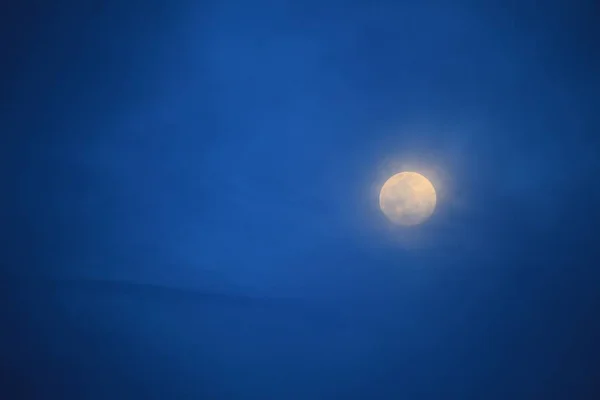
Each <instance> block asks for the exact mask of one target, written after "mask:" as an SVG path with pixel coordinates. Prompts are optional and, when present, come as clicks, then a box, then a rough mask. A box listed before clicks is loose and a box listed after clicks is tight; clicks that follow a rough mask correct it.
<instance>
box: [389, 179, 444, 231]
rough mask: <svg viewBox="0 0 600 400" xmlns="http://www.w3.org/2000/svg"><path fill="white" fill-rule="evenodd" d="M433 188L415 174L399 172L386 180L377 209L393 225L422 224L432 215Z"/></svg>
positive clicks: (434, 196) (434, 202)
mask: <svg viewBox="0 0 600 400" xmlns="http://www.w3.org/2000/svg"><path fill="white" fill-rule="evenodd" d="M436 201H437V199H436V194H435V188H434V187H433V185H432V184H431V182H429V180H428V179H427V178H425V177H424V176H423V175H421V174H418V173H416V172H400V173H398V174H396V175H394V176H392V177H391V178H390V179H388V180H387V181H386V182H385V183H384V184H383V187H382V188H381V192H380V193H379V207H380V208H381V211H382V212H383V213H384V214H385V216H386V217H387V218H388V219H389V220H390V221H392V222H393V223H395V224H398V225H404V226H412V225H418V224H420V223H422V222H424V221H425V220H426V219H427V218H429V217H430V216H431V214H433V211H434V210H435V204H436Z"/></svg>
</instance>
